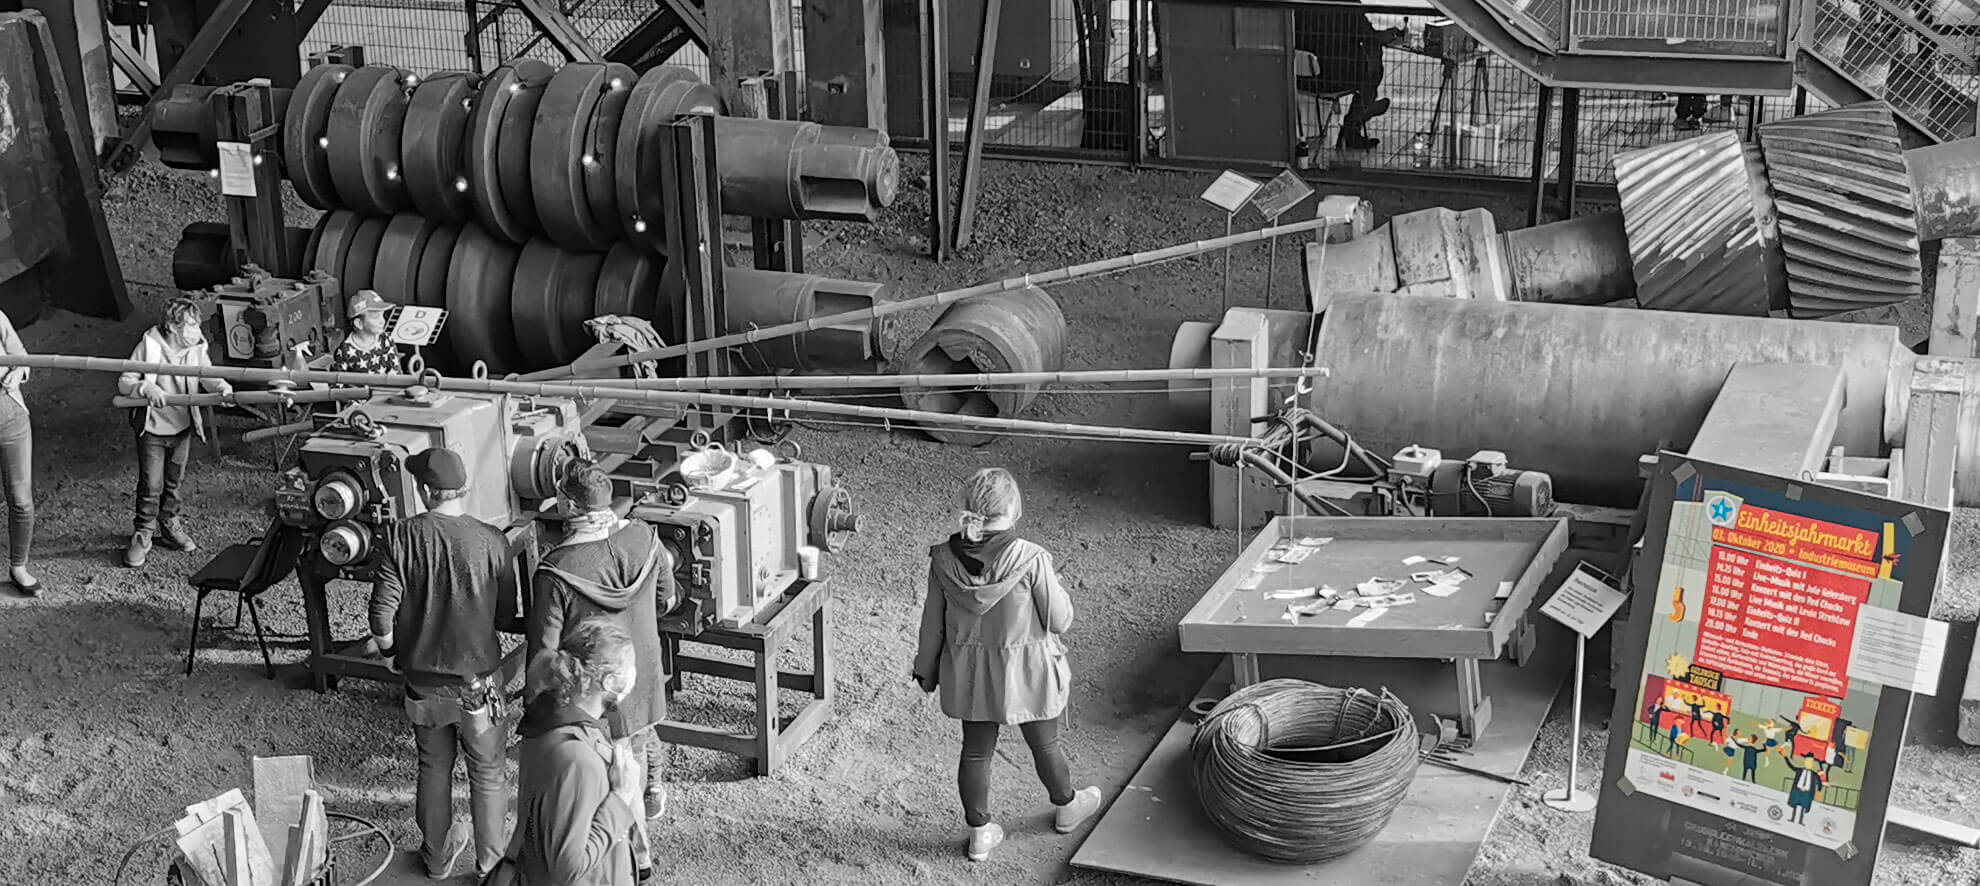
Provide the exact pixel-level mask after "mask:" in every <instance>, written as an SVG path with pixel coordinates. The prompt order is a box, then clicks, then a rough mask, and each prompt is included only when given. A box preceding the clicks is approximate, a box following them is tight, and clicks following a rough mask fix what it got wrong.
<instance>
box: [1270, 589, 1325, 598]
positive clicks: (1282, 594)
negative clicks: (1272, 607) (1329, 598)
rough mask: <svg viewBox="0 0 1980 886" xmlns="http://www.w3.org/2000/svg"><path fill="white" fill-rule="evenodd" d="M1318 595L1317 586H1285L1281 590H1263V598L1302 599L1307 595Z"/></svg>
mask: <svg viewBox="0 0 1980 886" xmlns="http://www.w3.org/2000/svg"><path fill="white" fill-rule="evenodd" d="M1319 595H1320V589H1319V588H1287V589H1285V590H1283V591H1266V592H1265V598H1266V599H1268V600H1304V599H1306V598H1307V597H1317V596H1319Z"/></svg>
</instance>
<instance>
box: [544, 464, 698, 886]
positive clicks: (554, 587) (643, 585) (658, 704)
mask: <svg viewBox="0 0 1980 886" xmlns="http://www.w3.org/2000/svg"><path fill="white" fill-rule="evenodd" d="M558 497H559V498H560V499H562V501H563V503H564V507H565V510H566V513H567V516H568V519H567V521H566V522H565V524H564V537H563V540H562V542H561V543H560V544H558V545H557V546H556V547H555V548H552V549H551V550H550V551H549V552H547V553H545V554H544V555H543V561H542V563H541V565H539V566H538V567H537V570H536V575H535V576H534V577H533V578H532V579H531V594H532V605H531V606H530V609H529V623H528V625H527V627H526V640H527V641H528V644H529V655H530V660H532V661H534V660H535V659H536V657H537V656H538V655H540V654H542V653H543V652H544V651H545V650H554V649H557V648H558V647H559V646H560V645H561V644H562V642H563V638H564V636H565V635H566V634H567V633H568V632H569V631H570V630H571V629H572V628H574V627H576V626H577V624H578V623H579V621H581V620H583V619H585V618H589V617H593V616H597V617H601V618H605V619H607V620H609V621H611V622H612V623H614V624H616V625H618V626H619V627H620V628H622V629H624V630H625V632H626V633H627V635H628V636H630V637H632V645H633V649H634V651H635V652H636V653H637V657H638V672H637V678H636V679H635V681H634V683H633V688H632V690H631V692H630V693H628V694H627V695H626V697H625V698H624V699H623V700H622V701H620V702H619V704H618V705H617V706H616V708H615V709H614V710H613V711H612V712H611V714H610V715H609V716H608V717H607V719H606V722H607V725H608V727H609V729H610V732H611V735H612V739H613V741H615V742H617V743H618V744H619V745H621V746H622V748H623V749H624V752H625V753H628V754H632V755H635V756H636V757H637V758H638V759H641V760H643V761H645V765H644V767H643V769H642V778H641V780H642V782H643V796H641V803H640V807H641V808H640V810H638V811H640V812H642V813H643V814H642V815H641V816H640V818H641V820H642V822H644V821H646V820H648V819H653V818H658V817H660V815H661V814H662V813H663V812H665V810H666V804H667V785H666V782H665V781H664V780H663V775H664V772H663V770H664V767H663V762H664V759H665V755H666V748H665V747H664V746H663V745H662V744H661V742H660V739H659V737H658V736H657V735H655V734H654V731H653V725H654V724H656V723H659V722H660V721H661V720H664V719H666V716H667V675H666V672H665V667H664V663H663V661H662V652H661V645H660V642H661V641H660V632H659V627H658V625H659V614H660V612H659V609H660V604H659V600H660V598H661V597H663V596H665V597H671V596H672V589H673V581H674V579H673V563H672V560H671V558H669V557H668V556H667V551H666V548H664V547H662V546H661V544H660V538H659V536H658V535H657V534H656V533H655V532H654V530H653V527H652V526H649V525H647V524H645V523H641V522H638V521H628V520H624V519H621V518H620V517H619V515H618V514H617V513H615V512H614V511H613V510H612V479H611V477H610V476H609V475H607V474H606V473H605V471H604V470H603V469H602V468H600V467H599V466H598V465H597V464H596V463H595V462H591V461H587V460H580V461H577V462H574V463H573V464H572V465H571V466H570V468H569V469H568V470H567V471H566V472H565V475H564V481H563V483H562V484H560V486H559V488H558ZM636 796H638V795H636ZM638 831H639V833H638V834H636V835H635V836H634V839H633V850H634V853H635V855H636V857H637V860H638V863H639V866H640V869H641V870H648V869H650V868H651V867H652V864H651V861H650V859H649V855H648V851H649V850H648V849H647V840H646V829H645V825H644V824H643V823H642V825H641V826H640V827H639V828H638Z"/></svg>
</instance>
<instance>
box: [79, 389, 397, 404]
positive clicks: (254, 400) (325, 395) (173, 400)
mask: <svg viewBox="0 0 1980 886" xmlns="http://www.w3.org/2000/svg"><path fill="white" fill-rule="evenodd" d="M373 396H375V395H374V394H373V393H372V390H371V389H370V388H334V389H331V390H328V391H294V392H290V393H278V392H275V391H236V392H234V393H232V394H166V395H165V405H167V406H226V405H229V404H239V405H243V406H250V405H254V404H261V403H266V404H275V403H339V402H343V401H346V400H369V399H371V398H372V397H373ZM110 405H111V406H115V407H119V408H124V409H134V408H136V407H139V406H148V405H150V401H148V400H146V399H144V398H143V397H111V398H110Z"/></svg>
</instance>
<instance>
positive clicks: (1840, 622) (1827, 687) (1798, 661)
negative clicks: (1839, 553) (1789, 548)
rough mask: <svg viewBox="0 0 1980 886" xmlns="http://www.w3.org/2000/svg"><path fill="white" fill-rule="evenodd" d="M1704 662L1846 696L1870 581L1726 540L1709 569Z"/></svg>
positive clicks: (1701, 642)
mask: <svg viewBox="0 0 1980 886" xmlns="http://www.w3.org/2000/svg"><path fill="white" fill-rule="evenodd" d="M1706 570H1707V572H1706V574H1707V579H1706V582H1705V610H1704V612H1703V613H1702V614H1701V615H1700V616H1699V629H1698V653H1697V655H1696V656H1695V657H1696V659H1697V662H1698V664H1700V665H1703V666H1705V667H1708V668H1713V669H1715V670H1719V671H1723V672H1724V673H1725V675H1726V676H1727V677H1731V678H1733V679H1738V680H1745V681H1748V682H1751V683H1763V684H1766V685H1769V686H1780V687H1783V688H1786V689H1793V690H1798V691H1801V692H1808V693H1812V694H1815V695H1825V696H1828V697H1830V698H1841V697H1843V696H1844V695H1845V694H1847V693H1848V691H1849V650H1850V645H1851V642H1852V641H1853V640H1854V638H1855V636H1856V610H1857V607H1859V606H1861V605H1863V603H1864V601H1866V600H1868V599H1869V596H1870V582H1868V581H1866V580H1864V579H1860V578H1855V577H1852V576H1847V575H1836V574H1835V573H1832V572H1824V571H1822V570H1819V569H1810V568H1808V567H1806V566H1801V565H1798V564H1795V563H1789V562H1786V561H1783V560H1776V559H1774V558H1772V557H1763V556H1760V555H1758V554H1753V553H1748V552H1746V551H1740V550H1735V549H1733V548H1728V547H1723V546H1720V545H1713V546H1712V558H1711V563H1710V565H1709V566H1707V567H1706Z"/></svg>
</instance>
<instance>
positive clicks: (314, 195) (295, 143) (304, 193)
mask: <svg viewBox="0 0 1980 886" xmlns="http://www.w3.org/2000/svg"><path fill="white" fill-rule="evenodd" d="M353 70H354V69H353V68H352V67H351V66H350V65H334V64H323V65H317V66H316V67H313V68H310V69H309V70H308V71H305V72H303V75H302V79H301V80H300V81H298V82H297V83H296V91H295V94H294V95H292V96H290V98H289V112H288V113H287V114H284V115H283V120H282V170H283V172H285V173H286V174H287V175H288V178H289V184H291V185H294V186H295V189H296V196H298V197H301V198H302V201H303V202H304V203H308V204H309V205H311V206H314V207H316V208H318V209H322V210H326V211H327V210H331V209H341V208H343V203H342V202H341V201H339V200H338V199H337V188H336V183H335V182H333V181H331V179H330V156H329V154H328V153H326V151H325V145H324V143H323V142H324V139H325V137H326V135H327V134H328V132H329V130H330V106H331V103H332V102H333V101H335V99H336V97H337V91H338V87H339V86H341V85H342V84H343V82H344V80H345V79H346V78H348V77H350V75H351V71H353Z"/></svg>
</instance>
